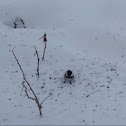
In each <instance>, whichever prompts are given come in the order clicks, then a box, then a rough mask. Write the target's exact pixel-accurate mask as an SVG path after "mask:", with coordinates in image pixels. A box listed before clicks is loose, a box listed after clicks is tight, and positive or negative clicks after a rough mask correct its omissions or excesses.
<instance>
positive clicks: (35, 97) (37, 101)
mask: <svg viewBox="0 0 126 126" xmlns="http://www.w3.org/2000/svg"><path fill="white" fill-rule="evenodd" d="M14 49H15V47H14ZM14 49H13V50H12V53H13V55H14V58H15V59H16V61H17V64H18V66H19V68H20V70H21V72H22V75H23V79H24V81H23V82H22V85H23V87H24V88H25V93H26V95H27V97H28V98H29V99H32V100H34V101H35V102H36V104H37V106H38V109H39V113H40V116H42V110H41V109H42V105H41V104H40V103H39V100H38V98H37V96H36V94H35V92H34V91H33V89H32V87H31V85H30V83H29V82H28V81H27V79H26V78H25V74H24V71H23V69H22V67H21V65H20V63H19V61H18V59H17V57H16V55H15V53H14ZM24 82H26V83H27V85H28V87H29V88H30V90H31V92H32V93H33V95H34V98H32V97H30V96H29V94H28V92H27V87H26V86H25V84H24Z"/></svg>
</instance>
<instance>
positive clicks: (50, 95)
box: [41, 94, 52, 106]
mask: <svg viewBox="0 0 126 126" xmlns="http://www.w3.org/2000/svg"><path fill="white" fill-rule="evenodd" d="M50 96H52V94H50V95H49V96H47V97H46V98H45V99H44V100H43V101H42V103H41V106H42V104H43V103H44V101H45V100H46V99H47V98H49V97H50Z"/></svg>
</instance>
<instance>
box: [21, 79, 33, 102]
mask: <svg viewBox="0 0 126 126" xmlns="http://www.w3.org/2000/svg"><path fill="white" fill-rule="evenodd" d="M24 83H25V81H23V82H22V85H23V87H24V88H25V93H26V96H27V97H28V98H29V99H32V100H35V98H32V97H30V96H29V94H28V91H27V87H26V86H25V84H24Z"/></svg>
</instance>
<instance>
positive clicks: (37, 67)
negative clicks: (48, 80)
mask: <svg viewBox="0 0 126 126" xmlns="http://www.w3.org/2000/svg"><path fill="white" fill-rule="evenodd" d="M34 48H35V53H36V55H37V61H38V63H37V75H38V78H39V61H40V59H39V55H38V51H37V49H36V47H35V46H34Z"/></svg>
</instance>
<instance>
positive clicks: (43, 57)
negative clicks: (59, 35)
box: [42, 42, 46, 59]
mask: <svg viewBox="0 0 126 126" xmlns="http://www.w3.org/2000/svg"><path fill="white" fill-rule="evenodd" d="M45 50H46V42H45V48H44V52H43V56H42V59H44V56H45Z"/></svg>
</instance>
